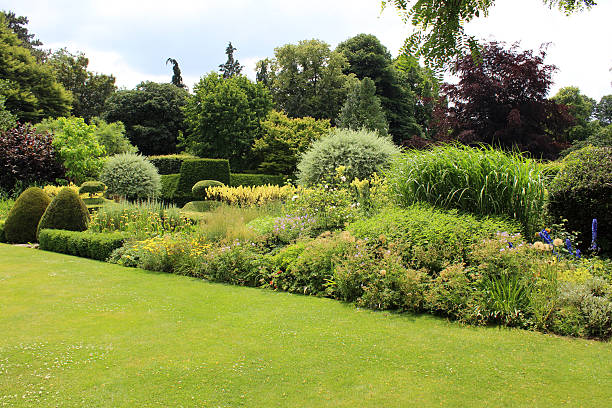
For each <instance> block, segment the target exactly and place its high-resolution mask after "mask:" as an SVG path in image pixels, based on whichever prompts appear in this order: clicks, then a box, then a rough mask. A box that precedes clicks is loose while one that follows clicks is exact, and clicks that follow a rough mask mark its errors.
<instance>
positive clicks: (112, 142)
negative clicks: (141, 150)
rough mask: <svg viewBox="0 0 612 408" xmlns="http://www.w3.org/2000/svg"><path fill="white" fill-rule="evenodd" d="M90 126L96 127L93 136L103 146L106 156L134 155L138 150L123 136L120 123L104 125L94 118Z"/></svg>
mask: <svg viewBox="0 0 612 408" xmlns="http://www.w3.org/2000/svg"><path fill="white" fill-rule="evenodd" d="M91 124H92V125H95V126H96V129H95V130H94V135H95V136H96V139H98V143H99V144H100V145H101V146H104V150H105V151H106V154H107V155H108V156H112V155H115V154H121V153H136V152H137V151H138V148H136V146H133V145H132V144H131V143H130V141H129V139H128V138H127V136H126V135H125V126H124V125H123V123H122V122H113V123H106V122H105V121H104V120H102V119H100V118H97V117H94V118H92V119H91Z"/></svg>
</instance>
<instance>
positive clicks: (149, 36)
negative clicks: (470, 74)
mask: <svg viewBox="0 0 612 408" xmlns="http://www.w3.org/2000/svg"><path fill="white" fill-rule="evenodd" d="M542 3H543V2H542V0H497V1H496V5H495V7H494V8H493V9H491V12H490V15H489V17H488V18H481V19H479V20H476V21H474V22H472V23H470V25H469V26H468V30H467V31H468V33H470V34H474V35H477V36H478V37H480V38H483V39H486V40H493V39H494V40H499V41H506V42H509V43H513V42H515V41H521V47H522V48H524V49H538V48H539V47H540V45H541V44H542V43H545V42H550V43H551V45H550V47H549V48H548V57H547V59H546V62H547V63H548V64H554V65H556V66H557V67H558V71H557V73H556V74H555V75H554V77H553V80H554V82H555V85H554V86H553V89H552V90H551V95H552V94H554V93H555V92H556V91H557V90H558V89H559V88H561V87H564V86H570V85H573V86H578V87H579V88H580V89H581V91H582V92H583V93H584V94H586V95H588V96H590V97H592V98H595V99H597V100H599V99H600V98H601V96H603V95H609V94H612V87H611V82H612V71H610V68H612V41H611V39H612V24H611V23H610V20H611V19H610V18H611V17H612V4H611V3H612V2H610V1H606V0H600V3H601V4H599V5H597V6H595V7H594V8H593V9H592V10H591V11H585V12H582V13H580V14H576V15H572V16H569V17H568V16H565V15H564V14H563V13H561V12H559V11H557V10H549V9H548V8H547V7H546V6H544V5H543V4H542ZM0 7H2V9H4V10H11V11H14V12H15V13H16V14H17V15H24V16H27V17H28V18H29V19H30V24H29V25H28V28H29V29H30V31H31V32H33V33H35V34H36V35H37V37H38V38H39V39H40V40H41V41H42V42H43V43H44V46H45V47H46V48H60V47H67V48H68V49H69V50H71V51H73V52H74V51H77V50H80V51H83V52H85V54H86V55H87V57H89V60H90V65H89V69H90V70H92V71H97V72H102V73H106V74H113V75H115V77H116V78H117V84H118V85H119V86H122V87H126V88H133V87H134V86H135V85H136V84H138V83H139V82H141V81H143V80H151V81H158V82H169V81H170V77H171V75H172V69H171V67H170V66H166V65H165V61H166V59H167V58H169V57H172V58H175V59H177V60H178V61H179V64H180V67H181V70H182V72H183V78H184V80H185V83H186V84H187V85H188V86H189V87H190V88H192V87H193V84H194V83H195V82H197V80H198V79H199V78H200V77H201V76H202V75H205V74H207V73H208V72H210V71H212V70H215V71H216V70H218V65H219V64H222V63H224V62H225V59H226V56H225V47H226V46H227V42H228V41H231V42H232V44H233V45H234V46H235V47H236V48H237V51H236V54H235V57H236V58H237V59H238V60H239V62H240V63H241V64H243V65H245V67H246V68H245V73H246V74H247V76H249V77H251V78H254V76H255V74H254V67H255V63H256V62H257V61H258V60H260V59H262V58H265V57H272V56H273V55H274V48H275V47H278V46H281V45H284V44H287V43H296V42H298V41H299V40H304V39H312V38H317V39H320V40H323V41H325V42H327V43H328V44H330V45H331V46H332V47H335V46H336V45H337V44H338V43H339V42H341V41H344V40H346V39H347V38H350V37H352V36H354V35H356V34H359V33H369V34H374V35H376V36H377V37H378V38H379V39H380V41H381V42H382V43H383V44H384V45H385V46H387V48H389V50H390V51H391V53H392V54H393V55H394V56H396V55H397V54H398V51H399V49H400V48H401V46H402V44H403V41H404V39H405V38H406V37H407V36H408V35H409V34H410V30H411V27H410V26H406V25H405V24H404V23H403V22H402V21H401V19H400V18H399V17H398V15H397V13H396V12H395V11H394V10H393V9H392V8H388V9H386V10H385V11H383V12H382V13H381V6H380V1H379V0H309V1H292V0H229V1H212V0H173V1H169V0H163V1H161V0H147V1H136V0H3V1H2V5H1V6H0Z"/></svg>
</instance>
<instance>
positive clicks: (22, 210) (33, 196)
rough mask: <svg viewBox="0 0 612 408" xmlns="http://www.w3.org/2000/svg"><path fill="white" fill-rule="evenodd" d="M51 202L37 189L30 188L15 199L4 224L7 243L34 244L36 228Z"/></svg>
mask: <svg viewBox="0 0 612 408" xmlns="http://www.w3.org/2000/svg"><path fill="white" fill-rule="evenodd" d="M50 202H51V199H50V198H49V196H48V195H46V194H45V192H44V191H43V190H41V189H40V188H38V187H30V188H28V189H27V190H26V191H24V192H23V193H21V195H20V196H19V197H18V198H17V201H15V204H14V205H13V207H12V208H11V211H9V213H8V216H7V217H6V220H5V223H4V235H5V238H6V241H7V242H9V243H15V244H23V243H27V242H36V228H37V227H38V223H39V221H40V219H41V217H42V216H43V214H44V212H45V209H46V208H47V206H48V205H49V203H50Z"/></svg>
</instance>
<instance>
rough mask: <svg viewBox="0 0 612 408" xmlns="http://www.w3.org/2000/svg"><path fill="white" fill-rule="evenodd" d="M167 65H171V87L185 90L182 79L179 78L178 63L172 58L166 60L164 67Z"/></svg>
mask: <svg viewBox="0 0 612 408" xmlns="http://www.w3.org/2000/svg"><path fill="white" fill-rule="evenodd" d="M168 63H170V64H172V73H173V74H172V80H171V82H172V85H174V86H178V87H179V88H185V89H187V86H186V85H185V84H184V83H183V77H182V76H181V69H180V68H179V63H178V61H177V60H175V59H174V58H168V59H167V60H166V65H168Z"/></svg>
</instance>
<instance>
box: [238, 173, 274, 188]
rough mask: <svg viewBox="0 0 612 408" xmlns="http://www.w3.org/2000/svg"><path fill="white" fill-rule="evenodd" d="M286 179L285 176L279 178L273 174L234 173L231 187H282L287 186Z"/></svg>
mask: <svg viewBox="0 0 612 408" xmlns="http://www.w3.org/2000/svg"><path fill="white" fill-rule="evenodd" d="M285 180H286V177H285V176H282V175H280V176H277V175H271V174H241V173H232V174H230V186H231V187H238V186H246V187H256V186H265V185H273V186H282V185H283V184H285Z"/></svg>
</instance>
